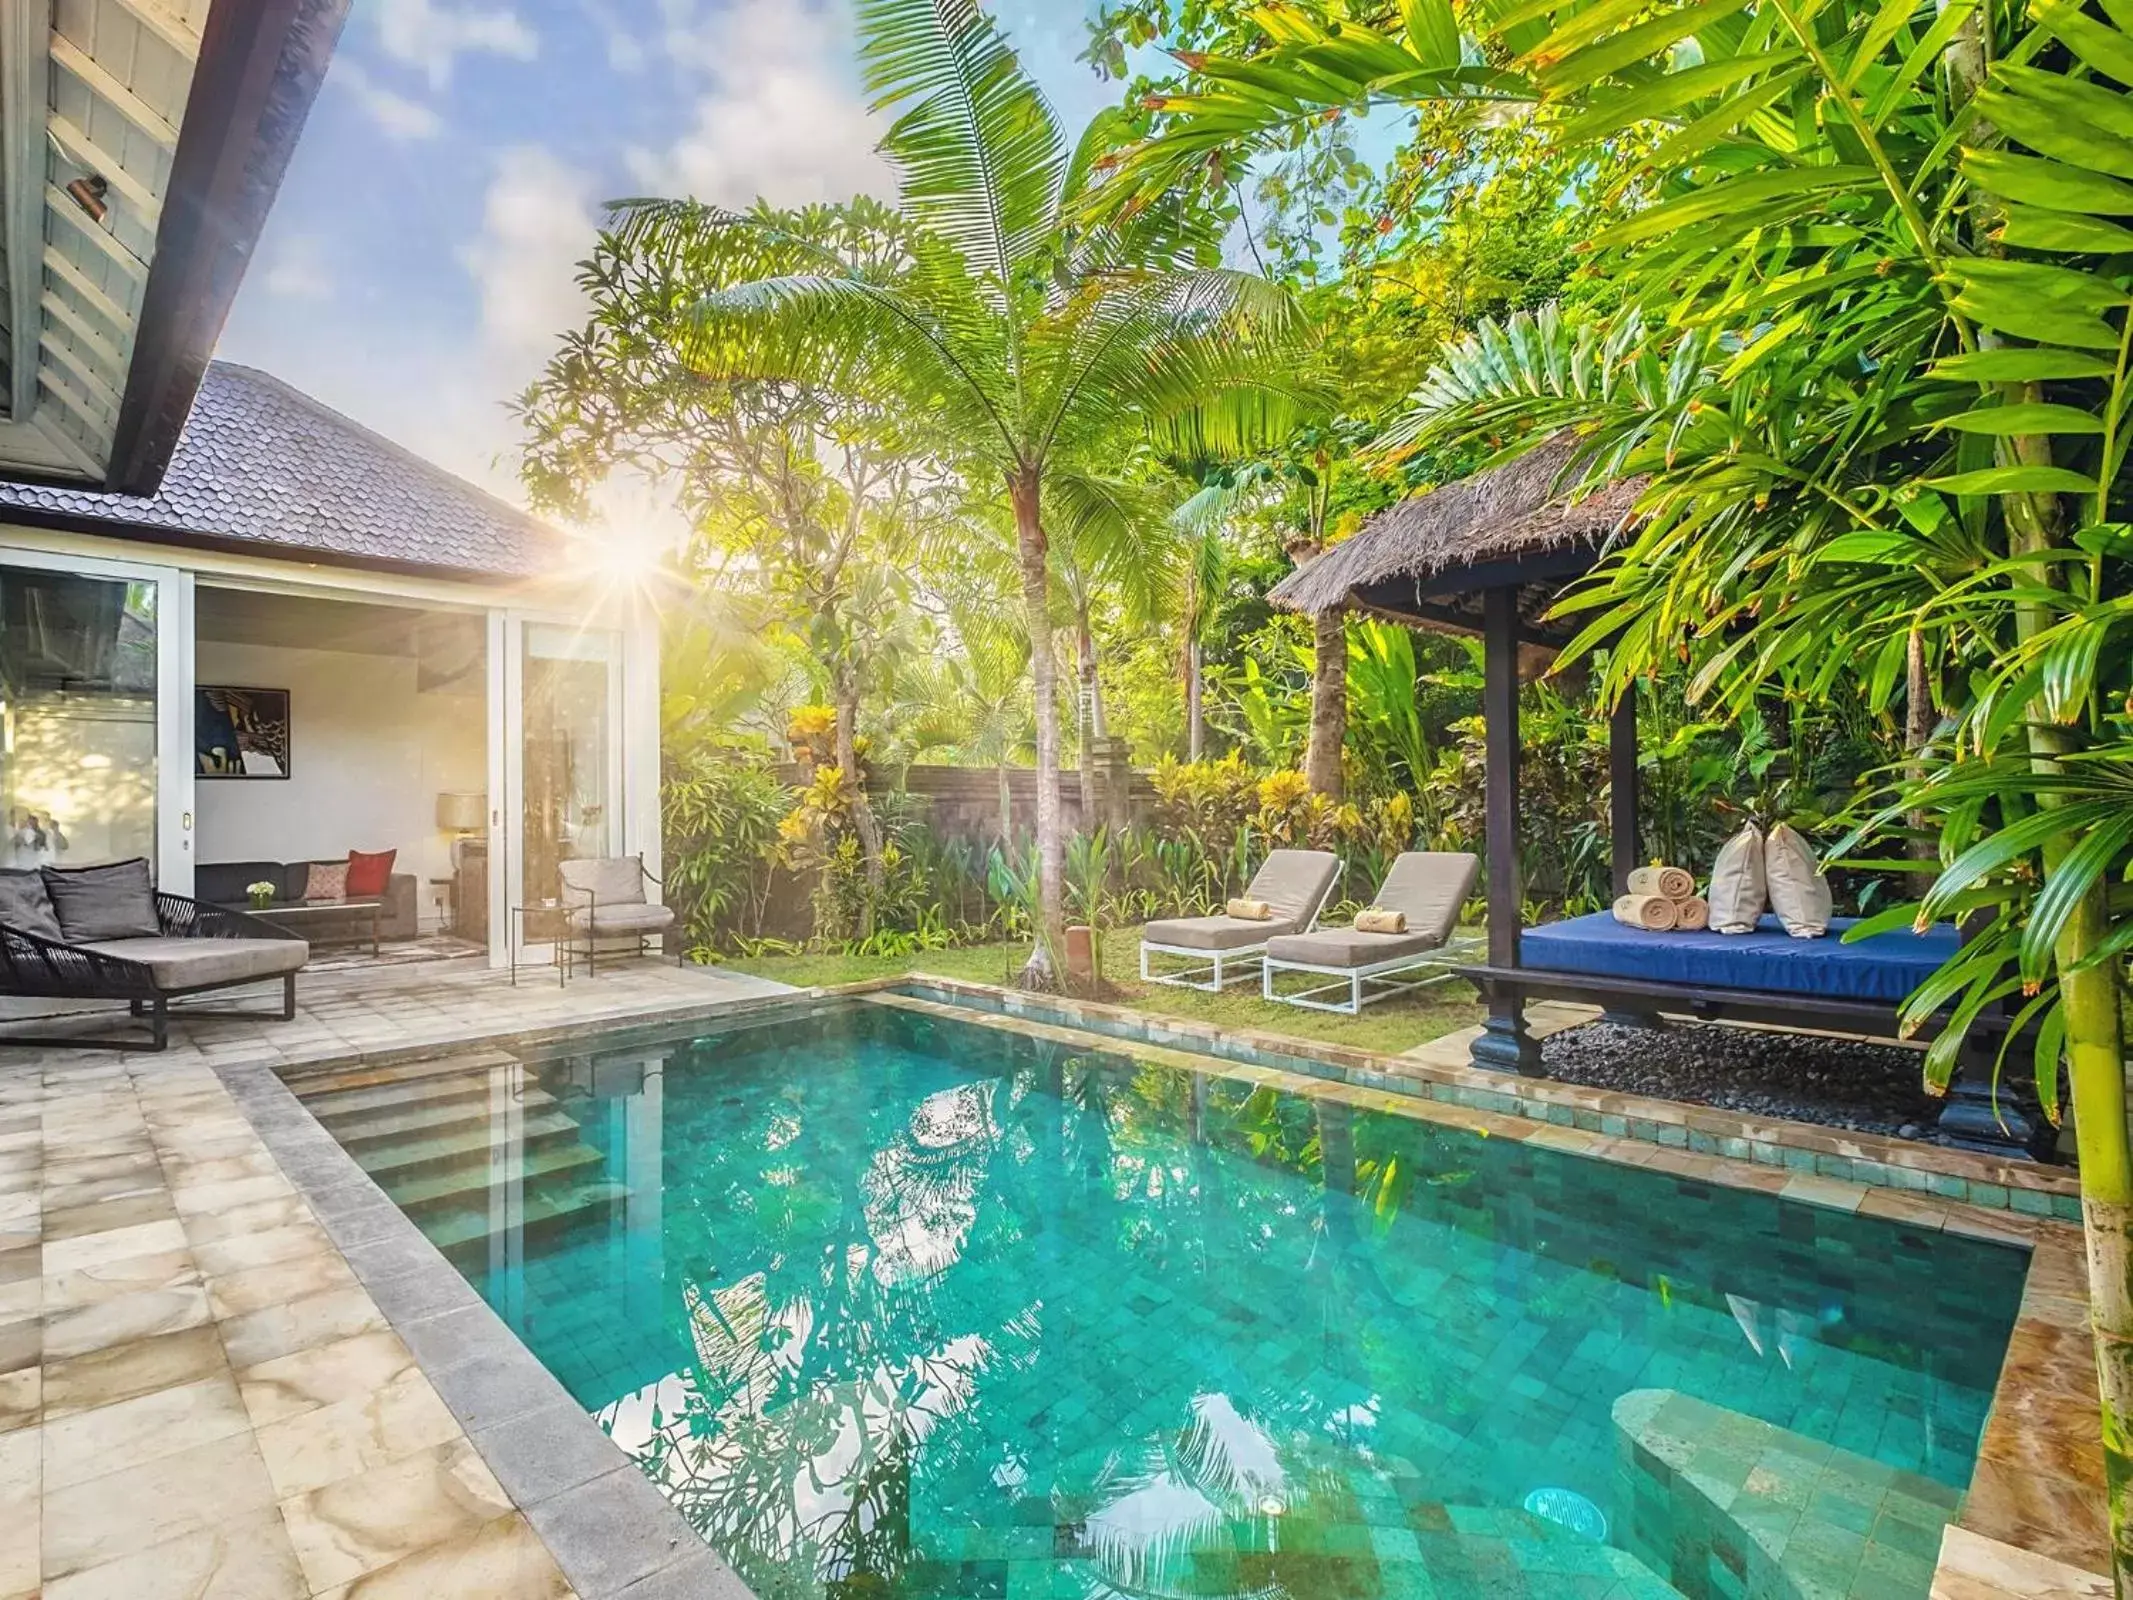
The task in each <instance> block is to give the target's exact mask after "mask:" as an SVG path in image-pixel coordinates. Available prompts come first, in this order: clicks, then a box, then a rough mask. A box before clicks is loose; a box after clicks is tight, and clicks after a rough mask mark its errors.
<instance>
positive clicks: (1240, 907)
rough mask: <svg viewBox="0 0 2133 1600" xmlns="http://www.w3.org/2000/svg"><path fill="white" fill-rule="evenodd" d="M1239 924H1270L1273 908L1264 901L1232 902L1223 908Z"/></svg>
mask: <svg viewBox="0 0 2133 1600" xmlns="http://www.w3.org/2000/svg"><path fill="white" fill-rule="evenodd" d="M1223 909H1224V910H1225V911H1227V912H1228V913H1229V914H1230V915H1231V916H1233V917H1235V918H1236V919H1237V920H1238V921H1239V922H1272V921H1273V920H1274V908H1273V907H1272V906H1271V905H1269V904H1268V903H1267V902H1266V901H1264V900H1232V901H1231V902H1230V903H1229V904H1228V905H1227V906H1225V907H1223Z"/></svg>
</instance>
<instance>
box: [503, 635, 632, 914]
mask: <svg viewBox="0 0 2133 1600" xmlns="http://www.w3.org/2000/svg"><path fill="white" fill-rule="evenodd" d="M525 640H526V643H525V658H524V663H523V665H524V669H525V684H524V698H525V723H526V748H525V764H526V765H525V788H526V815H525V822H524V830H525V831H524V835H523V839H522V845H523V848H524V851H525V857H524V859H525V872H526V880H525V882H526V895H527V898H528V899H530V900H547V899H553V898H555V896H556V895H557V894H558V893H559V891H560V887H561V877H560V874H559V872H558V870H557V869H558V868H559V867H560V865H561V864H562V863H563V862H565V861H571V860H576V859H579V858H582V857H591V856H611V855H613V854H615V853H616V851H617V849H618V848H619V845H618V843H617V840H618V838H619V835H618V834H617V832H616V822H617V820H618V819H617V815H616V812H617V806H616V799H617V791H618V790H619V788H620V786H621V773H620V766H621V763H620V758H619V747H618V746H617V745H616V743H615V729H614V704H613V702H614V690H615V687H616V685H615V679H614V671H615V668H614V657H615V653H616V652H615V640H614V635H612V634H608V633H588V632H581V631H579V630H577V629H573V628H564V627H557V626H554V625H551V624H548V623H528V624H527V625H526V630H525Z"/></svg>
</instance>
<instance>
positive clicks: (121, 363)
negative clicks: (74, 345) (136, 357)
mask: <svg viewBox="0 0 2133 1600" xmlns="http://www.w3.org/2000/svg"><path fill="white" fill-rule="evenodd" d="M43 304H44V314H45V316H46V317H48V318H49V319H51V320H52V321H53V322H56V323H58V324H59V325H60V326H61V327H62V328H65V329H66V330H67V332H69V333H71V334H73V335H74V337H75V338H76V339H78V340H80V341H81V343H82V344H83V345H84V346H86V347H87V348H88V350H89V351H90V352H91V353H92V354H94V355H95V357H96V359H97V360H99V361H101V362H102V363H103V364H104V366H105V367H106V368H107V369H108V370H109V371H111V372H112V373H113V374H114V375H116V376H117V377H118V378H120V379H121V380H123V379H124V377H125V373H126V354H125V352H124V351H122V350H121V349H119V347H118V346H117V345H115V344H113V343H112V342H111V341H110V340H109V339H107V338H105V337H104V335H103V334H102V332H100V331H99V330H98V328H97V326H96V324H94V323H93V322H91V321H90V320H89V319H88V318H87V317H85V316H83V315H82V314H81V313H80V312H79V311H76V310H75V309H74V307H73V306H71V305H69V304H68V303H67V300H66V297H65V296H63V295H62V294H60V293H59V291H58V290H56V289H50V288H48V289H46V290H45V292H44V301H43Z"/></svg>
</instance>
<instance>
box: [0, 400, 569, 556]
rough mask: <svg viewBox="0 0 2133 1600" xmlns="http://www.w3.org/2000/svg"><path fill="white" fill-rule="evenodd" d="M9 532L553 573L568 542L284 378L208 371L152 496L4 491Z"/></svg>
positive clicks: (32, 488) (17, 487)
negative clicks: (22, 528) (26, 529)
mask: <svg viewBox="0 0 2133 1600" xmlns="http://www.w3.org/2000/svg"><path fill="white" fill-rule="evenodd" d="M0 521H7V522H14V523H18V524H27V525H29V526H32V527H43V528H64V529H69V530H72V531H75V532H81V533H97V534H104V535H107V536H110V537H112V538H120V539H142V540H150V541H154V542H157V543H163V544H190V545H199V546H204V547H206V548H210V549H220V550H234V551H242V552H246V553H256V554H259V555H264V556H293V557H297V558H300V559H303V560H308V561H320V562H326V563H329V564H335V565H345V566H357V567H375V568H382V569H385V570H388V571H412V572H427V573H435V574H438V575H440V576H442V575H453V574H458V575H480V576H485V577H504V578H530V577H538V576H542V575H545V574H549V573H552V572H554V571H555V570H556V568H557V566H558V565H559V563H560V560H561V557H562V547H563V536H562V534H561V533H559V532H558V531H557V530H556V529H554V528H551V527H549V526H548V525H547V524H546V523H544V522H541V521H539V520H538V519H536V518H534V517H531V516H528V515H527V514H526V513H525V512H523V511H520V510H519V509H517V508H516V507H515V506H511V505H507V504H506V503H505V502H503V501H502V500H499V499H497V498H496V497H495V496H494V495H491V494H486V493H484V492H483V491H482V490H480V489H477V488H475V487H474V485H473V484H471V483H468V482H467V481H466V480H465V479H463V478H457V477H454V476H453V475H452V474H451V473H449V472H446V471H445V470H444V469H443V468H442V467H439V466H437V465H435V464H434V463H432V462H429V461H425V460H423V459H422V457H420V456H418V455H416V454H415V453H414V452H413V451H410V450H404V449H402V448H401V447H400V446H399V445H396V444H394V443H393V442H392V441H391V440H389V439H387V438H384V437H383V436H382V435H379V434H376V433H373V432H371V431H370V429H368V428H366V427H364V426H362V425H361V424H360V423H357V422H355V421H352V420H351V419H349V418H347V417H344V416H342V415H341V414H340V413H339V412H338V411H335V410H333V409H332V408H331V407H330V406H324V405H321V404H320V403H319V402H318V401H316V400H314V399H312V398H311V397H310V396H309V395H307V394H304V393H302V392H300V391H298V390H296V389H292V388H291V387H289V385H288V384H286V383H283V382H282V381H281V380H280V379H279V378H275V377H271V376H269V375H268V374H266V373H264V372H260V371H258V370H256V369H255V368H252V367H240V366H236V365H233V364H232V363H230V362H227V361H217V362H214V363H212V364H211V365H210V366H209V367H208V370H207V377H206V380H205V381H204V382H203V383H202V384H201V385H200V393H199V397H198V399H196V400H195V401H194V403H193V409H192V415H191V416H190V417H189V418H188V419H187V421H186V424H185V431H184V433H183V434H182V435H181V436H180V438H179V440H178V449H177V453H176V455H174V456H173V457H172V459H171V464H170V470H169V471H168V472H166V473H165V474H164V477H163V483H162V487H161V488H159V489H158V490H157V491H156V493H155V494H153V495H151V496H147V497H145V498H143V497H137V496H133V495H116V494H96V493H92V492H90V491H88V490H82V489H63V488H50V487H43V486H39V485H34V484H21V483H0Z"/></svg>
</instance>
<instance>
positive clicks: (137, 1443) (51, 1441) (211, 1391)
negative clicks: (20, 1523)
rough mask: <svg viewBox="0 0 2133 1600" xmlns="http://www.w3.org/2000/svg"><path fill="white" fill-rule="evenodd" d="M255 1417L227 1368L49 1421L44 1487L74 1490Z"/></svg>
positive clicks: (223, 1435)
mask: <svg viewBox="0 0 2133 1600" xmlns="http://www.w3.org/2000/svg"><path fill="white" fill-rule="evenodd" d="M250 1429H251V1419H250V1418H249V1417H248V1416H246V1414H245V1409H244V1402H243V1401H241V1400H240V1399H238V1398H237V1385H236V1383H235V1382H234V1381H233V1380H232V1379H231V1377H230V1375H229V1374H228V1373H227V1372H218V1373H215V1374H213V1375H211V1376H209V1377H205V1378H199V1379H196V1380H194V1381H193V1382H191V1383H187V1384H181V1385H179V1386H178V1387H176V1388H173V1389H156V1390H153V1391H151V1392H150V1393H147V1394H143V1395H137V1396H135V1397H134V1398H132V1399H130V1400H121V1401H118V1402H117V1403H116V1404H113V1405H108V1406H98V1407H97V1408H96V1409H94V1410H93V1411H79V1412H76V1413H74V1414H73V1415H71V1416H68V1417H64V1418H61V1419H58V1420H51V1419H47V1421H46V1422H45V1425H44V1482H45V1490H46V1492H47V1493H50V1492H51V1491H52V1490H55V1489H65V1488H70V1487H72V1486H73V1485H75V1484H77V1483H87V1482H88V1481H89V1480H90V1479H92V1478H101V1477H105V1476H107V1475H108V1474H110V1473H112V1472H117V1471H123V1470H125V1469H127V1468H129V1467H134V1466H138V1465H140V1464H142V1463H144V1462H149V1461H158V1460H161V1459H162V1458H163V1457H165V1456H172V1455H177V1454H179V1453H180V1452H182V1451H185V1450H191V1449H194V1448H195V1447H197V1446H199V1445H204V1444H212V1443H213V1442H214V1441H215V1440H217V1439H227V1438H229V1437H231V1436H232V1435H234V1434H241V1433H248V1432H249V1431H250Z"/></svg>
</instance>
